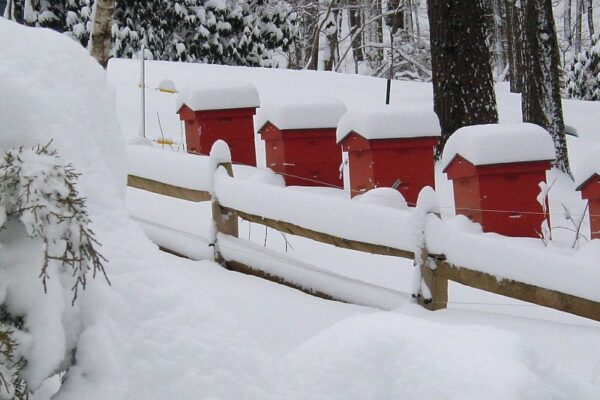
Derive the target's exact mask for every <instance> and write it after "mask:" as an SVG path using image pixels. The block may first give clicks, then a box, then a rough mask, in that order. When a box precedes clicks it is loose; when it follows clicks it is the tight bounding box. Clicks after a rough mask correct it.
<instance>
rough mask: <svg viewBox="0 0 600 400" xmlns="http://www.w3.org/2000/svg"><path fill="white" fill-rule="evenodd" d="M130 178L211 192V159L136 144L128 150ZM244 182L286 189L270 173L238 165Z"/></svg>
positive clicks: (237, 175)
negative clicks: (132, 176)
mask: <svg viewBox="0 0 600 400" xmlns="http://www.w3.org/2000/svg"><path fill="white" fill-rule="evenodd" d="M127 156H128V173H129V175H135V176H139V177H141V178H146V179H151V180H154V181H158V182H163V183H168V184H170V185H174V186H179V187H183V188H186V189H193V190H203V191H209V190H210V184H211V182H210V179H211V171H212V169H211V167H210V159H209V157H208V156H202V155H197V154H189V153H181V152H176V151H173V150H170V149H159V148H157V147H152V146H147V145H143V144H142V145H138V144H133V145H129V146H127ZM233 174H234V176H236V177H239V178H240V179H245V180H249V181H253V182H263V183H268V184H272V185H278V186H283V185H284V182H283V178H282V177H281V176H279V175H276V174H275V173H274V172H273V171H271V170H270V169H264V168H254V167H249V166H245V165H234V166H233Z"/></svg>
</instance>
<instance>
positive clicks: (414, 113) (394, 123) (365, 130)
mask: <svg viewBox="0 0 600 400" xmlns="http://www.w3.org/2000/svg"><path fill="white" fill-rule="evenodd" d="M351 132H356V133H357V134H359V135H361V136H362V137H364V138H365V139H396V138H412V137H428V136H440V132H441V129H440V123H439V120H438V117H437V115H436V114H435V113H434V112H433V110H432V109H430V108H429V107H402V108H399V107H396V106H389V105H388V106H379V107H366V108H357V109H353V110H350V111H348V112H347V113H346V115H344V116H343V117H342V119H341V120H340V122H339V124H338V129H337V141H338V142H341V141H342V140H343V139H344V138H345V137H346V136H348V134H350V133H351Z"/></svg>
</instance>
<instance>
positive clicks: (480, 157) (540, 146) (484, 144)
mask: <svg viewBox="0 0 600 400" xmlns="http://www.w3.org/2000/svg"><path fill="white" fill-rule="evenodd" d="M457 155H460V156H462V157H463V158H464V159H466V160H468V161H469V162H470V163H471V164H473V165H492V164H507V163H514V162H532V161H548V160H554V157H555V152H554V143H553V141H552V137H551V136H550V134H549V133H548V132H547V131H546V130H545V129H544V128H541V127H540V126H538V125H535V124H529V123H512V124H487V125H472V126H466V127H464V128H460V129H459V130H457V131H456V132H454V134H453V135H452V136H450V139H448V142H447V143H446V146H445V148H444V154H443V155H442V168H444V169H445V168H447V167H448V165H449V164H450V163H451V162H452V160H453V159H454V158H455V157H456V156H457Z"/></svg>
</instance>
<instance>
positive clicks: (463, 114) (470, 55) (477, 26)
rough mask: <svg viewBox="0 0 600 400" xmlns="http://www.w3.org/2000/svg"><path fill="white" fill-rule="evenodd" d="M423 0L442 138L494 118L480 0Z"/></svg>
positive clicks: (442, 142)
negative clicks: (426, 11)
mask: <svg viewBox="0 0 600 400" xmlns="http://www.w3.org/2000/svg"><path fill="white" fill-rule="evenodd" d="M469 3H470V4H469V6H468V7H465V3H464V1H463V0H429V1H428V14H429V30H430V36H431V64H432V73H433V76H432V79H433V95H434V109H435V112H436V114H437V116H438V118H439V120H440V125H441V128H442V132H441V133H442V136H441V138H440V141H439V143H438V146H437V149H436V157H437V158H438V159H439V158H440V156H441V154H442V151H443V149H444V145H445V144H446V141H447V140H448V138H449V137H450V135H452V134H453V133H454V132H455V131H456V130H457V129H459V128H462V127H463V126H468V125H476V124H492V123H497V122H498V111H497V108H496V95H495V93H494V80H493V77H492V68H491V66H490V53H489V49H488V47H487V45H486V43H485V25H484V14H483V13H484V8H483V3H482V0H473V1H472V2H469Z"/></svg>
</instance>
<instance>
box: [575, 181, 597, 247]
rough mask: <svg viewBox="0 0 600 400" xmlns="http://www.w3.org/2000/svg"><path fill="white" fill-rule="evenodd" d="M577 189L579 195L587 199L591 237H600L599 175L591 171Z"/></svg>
mask: <svg viewBox="0 0 600 400" xmlns="http://www.w3.org/2000/svg"><path fill="white" fill-rule="evenodd" d="M577 190H579V191H580V192H581V197H583V198H584V199H586V200H587V201H588V208H589V210H588V212H589V215H590V230H591V232H592V239H600V175H599V174H598V173H593V174H592V175H591V176H590V177H589V178H587V179H586V180H585V181H583V183H581V184H580V185H579V186H578V187H577Z"/></svg>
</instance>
